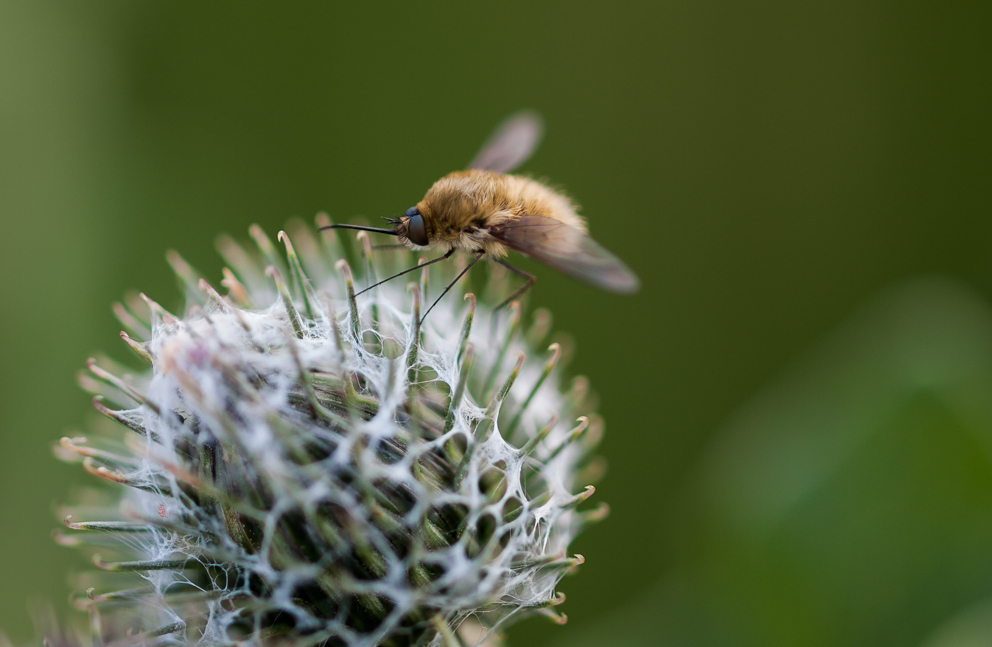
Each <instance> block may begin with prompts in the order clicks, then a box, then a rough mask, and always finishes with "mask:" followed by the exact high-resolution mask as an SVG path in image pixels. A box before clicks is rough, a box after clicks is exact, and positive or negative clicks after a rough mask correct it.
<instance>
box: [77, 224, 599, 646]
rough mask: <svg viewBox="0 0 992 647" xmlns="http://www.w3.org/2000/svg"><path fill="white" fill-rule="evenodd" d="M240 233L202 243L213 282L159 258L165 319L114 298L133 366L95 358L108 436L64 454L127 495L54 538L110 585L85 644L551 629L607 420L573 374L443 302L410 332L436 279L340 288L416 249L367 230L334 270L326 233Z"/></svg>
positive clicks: (98, 591)
mask: <svg viewBox="0 0 992 647" xmlns="http://www.w3.org/2000/svg"><path fill="white" fill-rule="evenodd" d="M318 223H319V224H325V223H324V221H322V220H321V218H320V217H319V218H318ZM251 236H252V238H253V239H254V244H255V248H256V249H255V250H254V251H250V250H248V249H245V248H244V247H242V246H241V245H239V244H238V243H236V242H234V241H233V240H232V239H230V238H221V239H220V241H219V249H220V252H221V254H222V256H223V257H224V259H225V261H226V262H227V264H228V267H227V268H226V269H225V270H224V278H223V280H222V281H221V282H220V285H221V290H218V289H216V288H214V287H213V286H212V285H210V284H209V283H207V282H206V281H205V280H204V279H203V278H201V277H200V276H199V275H198V274H197V273H196V271H195V270H194V269H193V268H192V267H191V266H190V265H188V264H187V263H186V262H185V261H183V259H182V258H180V257H179V256H178V255H177V254H174V253H170V254H169V255H168V260H169V262H170V264H171V265H172V267H173V269H174V270H175V272H176V274H177V276H178V277H179V280H180V283H181V285H182V287H183V290H184V292H185V294H186V299H187V304H186V307H185V311H184V313H183V314H182V315H181V316H180V315H173V314H170V313H169V312H167V311H166V310H165V309H164V308H163V307H162V306H160V305H158V304H157V303H155V302H154V301H152V300H151V299H149V298H147V297H144V295H142V297H141V300H140V301H137V300H135V302H134V303H129V304H128V305H118V306H117V307H116V311H117V313H118V316H119V318H120V320H121V322H122V323H123V325H124V327H125V328H126V330H125V332H122V333H121V337H122V338H123V340H124V342H125V343H126V344H127V345H128V346H129V347H130V348H131V349H132V350H133V351H134V353H135V354H136V356H137V357H138V358H139V359H140V360H141V361H143V362H144V363H146V364H147V365H148V366H149V367H150V368H149V369H148V370H147V372H145V373H143V374H140V375H131V374H129V372H128V370H127V369H125V368H123V367H120V366H116V365H114V364H113V363H112V362H110V361H109V360H104V361H90V362H89V373H88V375H87V376H86V377H85V378H84V380H83V382H84V386H86V387H87V388H89V389H91V390H93V391H95V392H96V394H97V396H96V397H95V399H94V406H95V407H96V409H97V410H98V411H99V412H100V413H102V414H104V415H105V416H107V417H108V418H110V419H111V420H113V421H115V422H117V423H119V425H120V426H121V427H123V428H124V430H125V431H124V432H123V436H122V435H121V433H120V432H116V439H115V438H114V437H106V438H93V439H92V440H87V439H82V438H73V439H70V438H65V439H63V440H62V443H61V453H62V455H64V456H72V457H76V458H78V459H81V460H82V463H83V466H84V467H85V469H86V470H87V471H88V472H89V473H91V474H93V475H94V476H96V477H99V478H100V479H103V480H105V481H109V482H111V483H113V484H115V485H117V486H123V487H120V488H119V493H120V496H119V498H117V499H115V500H114V501H113V502H112V505H108V506H104V507H103V508H98V507H97V508H94V507H93V506H90V507H85V508H82V507H81V508H80V509H78V510H76V511H74V512H73V513H72V515H71V516H69V517H67V519H66V525H67V526H68V527H69V529H70V530H71V532H66V533H64V534H62V535H60V540H61V541H63V542H64V543H68V544H73V545H75V544H84V543H88V544H94V545H97V546H98V549H97V550H95V551H94V553H95V554H94V556H93V562H94V564H95V565H96V566H97V568H98V569H99V570H100V571H104V572H105V575H104V577H103V578H102V579H94V580H93V583H94V587H93V588H92V589H90V590H89V591H88V592H87V594H86V595H85V596H80V600H79V606H81V607H83V608H85V609H86V610H87V611H88V612H89V613H90V619H91V622H90V624H91V628H92V632H93V633H94V634H96V636H95V637H96V638H98V639H100V640H101V641H103V643H104V644H108V643H114V642H126V641H128V640H129V639H133V640H139V639H140V640H141V641H142V642H143V643H145V644H151V643H170V644H171V643H177V642H184V643H190V644H192V643H202V644H233V643H251V644H279V645H283V644H285V645H299V646H301V647H302V646H304V645H306V646H310V645H333V646H349V647H350V646H358V645H388V646H395V647H401V646H414V645H423V646H426V645H434V646H440V645H461V644H476V643H477V642H481V641H483V640H487V639H491V637H492V635H493V634H494V632H495V631H496V630H497V629H499V628H502V627H504V626H505V625H506V623H507V622H508V621H509V620H511V619H517V618H521V617H524V616H526V615H528V614H534V613H539V614H544V615H546V616H549V617H550V618H552V619H554V620H557V621H559V622H562V621H564V616H563V615H560V614H559V613H557V612H556V611H555V609H554V607H555V606H556V605H558V604H559V603H560V602H561V601H562V600H563V596H562V595H561V594H560V593H557V592H556V586H557V585H558V583H559V580H560V579H561V577H562V576H563V575H564V574H565V573H567V572H569V571H570V570H572V569H574V568H575V567H576V566H577V565H578V564H581V563H582V561H583V559H582V557H581V556H578V555H570V554H569V553H568V547H569V544H570V543H571V541H572V539H573V538H574V537H575V536H576V534H577V533H578V532H579V531H580V530H582V528H583V527H584V526H586V525H587V524H589V523H590V522H592V521H595V520H597V519H599V518H601V517H602V516H603V515H604V514H605V507H600V508H598V509H590V510H581V509H580V508H582V507H583V506H582V503H583V502H584V501H585V500H586V499H587V498H588V497H589V496H590V495H592V493H593V488H592V487H591V486H590V485H589V484H588V482H587V481H585V480H583V478H584V476H583V475H584V470H585V474H586V476H589V475H593V473H594V472H596V471H597V470H596V469H595V467H596V463H595V462H590V460H589V459H590V451H591V449H592V448H593V447H594V445H595V443H596V442H597V440H598V437H599V435H600V431H601V424H600V423H599V421H598V419H597V418H596V417H595V416H593V415H592V414H590V413H589V411H587V409H586V402H585V401H586V390H585V383H584V380H576V381H575V386H574V387H573V388H563V387H562V384H561V379H560V377H559V371H560V364H561V359H562V356H561V347H560V346H559V345H558V344H550V347H549V346H548V342H547V341H546V340H545V336H546V334H547V332H548V329H549V326H550V322H549V318H548V315H547V313H544V312H539V313H538V314H537V316H535V317H534V324H533V325H531V326H525V325H524V323H523V319H522V317H521V309H520V306H519V304H517V303H513V304H511V305H510V306H509V307H508V308H506V309H503V310H500V311H496V312H493V311H492V310H491V309H490V308H489V307H487V306H486V305H485V303H484V301H488V297H487V299H483V300H480V301H479V302H477V300H476V297H475V296H474V295H473V294H465V293H459V292H458V291H459V290H460V287H459V286H457V285H456V287H455V288H454V289H452V290H451V292H449V293H448V294H447V295H446V296H445V297H444V298H443V299H441V301H440V302H439V303H438V304H437V306H436V307H435V308H434V309H433V310H432V311H431V312H430V315H429V317H427V319H426V320H425V321H423V322H422V321H421V314H420V313H421V312H425V311H426V309H427V306H428V305H429V304H430V303H431V300H429V297H433V298H436V296H437V295H439V294H440V292H441V288H442V287H443V286H445V285H447V283H448V281H450V280H451V279H452V278H454V276H455V275H456V273H457V272H458V271H459V269H460V268H459V267H457V265H456V264H455V263H454V262H452V263H439V264H435V265H432V266H431V267H430V268H424V270H423V271H422V272H420V273H419V276H418V278H419V281H416V282H411V283H408V284H406V285H404V284H403V283H402V279H399V280H394V281H390V282H387V283H384V284H382V285H380V286H378V287H375V288H373V289H372V290H370V291H368V292H365V293H363V294H361V295H360V296H357V297H356V291H359V290H360V289H361V287H363V286H366V285H371V284H373V283H375V282H376V280H377V277H381V276H387V275H388V274H386V273H384V272H382V271H380V267H379V265H380V264H381V265H382V266H383V268H384V269H388V270H390V273H392V271H393V270H395V269H396V268H399V269H402V268H403V266H404V264H405V263H408V262H410V259H411V257H410V255H409V254H408V253H407V252H405V251H397V250H386V251H373V249H372V247H371V245H370V243H369V240H368V238H367V234H364V233H363V234H360V235H359V237H358V243H359V244H358V246H357V247H358V252H359V253H358V254H357V255H354V256H353V258H355V259H357V262H355V263H354V265H355V267H352V266H351V265H349V263H348V262H347V261H345V260H344V259H345V258H346V254H345V252H346V251H349V252H350V251H352V250H351V246H350V244H349V243H351V242H352V241H350V240H349V239H346V238H344V237H342V238H341V239H339V238H338V237H337V236H336V235H335V233H327V234H326V235H325V234H316V233H315V232H314V231H313V230H311V229H310V228H308V227H306V226H304V225H302V224H297V225H296V226H295V227H294V228H293V241H292V242H291V241H290V237H289V236H288V235H286V234H285V233H284V232H280V233H279V235H278V237H277V241H276V242H273V241H272V240H271V239H270V238H268V236H266V234H265V233H264V232H262V230H261V229H260V228H258V227H253V228H252V229H251ZM280 247H282V248H283V249H282V250H280V249H279V248H280ZM345 247H348V250H346V249H345ZM446 266H447V267H446ZM417 274H418V273H413V274H409V275H407V276H417ZM503 280H505V279H504V278H501V277H495V278H492V279H490V280H489V283H488V285H487V286H486V289H485V292H486V294H489V293H492V298H493V299H499V298H501V297H500V294H506V291H505V289H504V288H505V287H506V286H505V285H503V284H501V281H503ZM222 292H226V294H222ZM495 302H498V301H495ZM587 468H592V469H587ZM583 488H584V489H583ZM114 587H117V588H116V589H115V588H114Z"/></svg>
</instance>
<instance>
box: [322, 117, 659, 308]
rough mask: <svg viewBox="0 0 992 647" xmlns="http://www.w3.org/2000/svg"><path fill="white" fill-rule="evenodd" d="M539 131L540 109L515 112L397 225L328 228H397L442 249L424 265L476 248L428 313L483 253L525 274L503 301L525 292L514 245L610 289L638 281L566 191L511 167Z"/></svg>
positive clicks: (404, 241)
mask: <svg viewBox="0 0 992 647" xmlns="http://www.w3.org/2000/svg"><path fill="white" fill-rule="evenodd" d="M541 133H542V128H541V121H540V118H538V117H537V115H535V114H534V113H532V112H520V113H517V114H514V115H512V116H510V118H508V119H507V120H506V121H505V122H503V124H501V125H500V126H499V127H498V128H497V129H496V131H495V132H494V133H493V135H492V136H491V137H490V139H489V141H487V142H486V144H485V145H484V146H483V147H482V150H481V151H480V152H479V154H478V155H477V156H476V157H475V159H474V160H473V161H472V163H471V164H470V165H469V168H468V169H467V170H464V171H455V172H454V173H449V174H448V175H445V176H444V177H443V178H441V179H440V180H438V181H437V182H435V183H434V186H432V187H431V188H430V190H429V191H427V194H426V195H425V196H424V198H423V199H422V200H421V201H420V202H418V203H417V204H416V206H413V207H410V208H409V209H407V211H406V213H404V214H403V216H401V217H400V218H386V220H387V221H389V223H390V224H391V225H392V228H391V229H386V228H379V227H364V226H361V225H346V224H340V225H328V226H327V227H322V229H337V228H340V229H361V230H365V231H374V232H378V233H383V234H389V235H392V236H396V237H397V238H398V239H399V243H400V245H405V246H407V247H409V248H411V249H413V250H415V251H420V250H438V251H442V252H444V255H443V256H440V257H438V258H435V259H433V260H431V261H428V262H427V263H424V265H429V264H431V263H437V262H439V261H443V260H445V259H447V258H450V257H451V256H452V255H453V254H454V253H455V252H456V251H459V250H460V251H463V252H467V253H469V254H472V255H473V256H474V258H473V259H472V260H471V261H470V262H469V263H468V264H467V265H466V267H465V269H464V270H462V272H461V273H460V274H459V275H458V276H457V277H455V279H454V281H452V282H451V283H450V284H449V285H448V287H446V288H445V289H444V292H442V293H441V295H440V296H439V297H438V298H437V299H436V300H435V301H434V303H433V304H431V307H430V308H428V309H427V313H429V312H430V311H431V309H432V308H433V307H434V305H435V304H437V302H438V301H440V300H441V298H442V297H444V295H445V294H447V292H448V290H450V289H451V287H452V286H453V285H454V284H455V283H457V282H458V280H459V279H460V278H461V277H462V276H464V275H465V274H466V273H467V272H468V270H469V269H471V267H472V266H473V265H474V264H475V263H476V262H478V261H479V259H481V258H482V257H483V256H488V257H489V258H490V259H491V260H493V261H495V262H496V263H499V264H500V265H502V266H504V267H506V268H507V269H508V270H510V271H511V272H514V273H515V274H518V275H520V276H522V277H524V279H525V282H524V284H523V285H522V286H520V287H519V288H518V289H517V290H516V291H514V292H513V294H511V295H510V296H509V297H507V298H506V299H505V300H504V301H503V303H501V304H500V306H499V307H502V306H503V305H506V304H507V303H509V302H510V301H512V300H513V299H515V298H516V297H518V296H520V295H521V294H522V293H523V292H525V291H526V290H527V289H528V288H530V287H531V286H532V285H533V284H534V283H535V282H536V281H537V277H535V276H534V275H533V274H530V273H528V272H525V271H523V270H521V269H519V268H516V267H514V266H512V265H510V264H509V263H507V262H506V260H504V259H505V258H506V256H507V254H508V253H509V250H513V251H516V252H519V253H521V254H523V255H524V256H528V257H530V258H533V259H535V260H537V261H540V262H541V263H544V264H545V265H547V266H549V267H553V268H554V269H556V270H558V271H559V272H561V273H563V274H566V275H567V276H570V277H572V278H574V279H578V280H580V281H582V282H584V283H588V284H590V285H593V286H595V287H598V288H602V289H604V290H609V291H611V292H620V293H630V292H634V291H636V290H637V289H638V287H639V285H640V283H639V281H638V279H637V276H636V275H635V274H634V273H633V272H632V271H631V270H630V269H629V268H628V267H627V266H626V265H625V264H624V263H623V261H621V260H620V259H618V258H617V257H616V256H614V255H613V254H611V253H610V252H609V251H607V250H606V249H605V248H604V247H603V246H602V245H600V244H599V243H597V242H596V241H595V240H593V238H592V237H591V236H590V235H589V234H588V232H587V229H586V223H585V220H584V219H583V218H582V217H581V216H579V215H578V214H577V213H576V207H575V205H574V204H573V203H572V201H571V200H570V199H569V198H568V197H567V196H565V195H564V194H562V193H561V192H559V191H556V190H554V189H552V188H550V187H548V186H546V185H545V184H542V183H541V182H539V181H537V180H533V179H530V178H526V177H522V176H518V175H507V173H508V172H509V171H511V170H513V169H514V168H516V167H517V166H518V165H520V164H521V163H522V162H523V161H524V160H526V159H527V158H528V157H530V155H531V153H532V152H533V151H534V148H535V147H536V146H537V144H538V142H539V141H540V139H541ZM420 267H423V265H419V266H417V267H412V268H410V269H408V270H404V271H403V272H400V273H398V274H394V275H393V276H390V277H389V278H387V279H384V280H383V281H379V283H376V284H375V285H371V286H369V287H368V288H366V289H365V290H363V291H362V292H365V291H368V290H370V289H372V288H374V287H375V286H376V285H379V284H381V283H385V282H386V281H389V280H391V279H394V278H396V277H398V276H402V275H403V274H406V273H407V272H412V271H414V270H416V269H419V268H420ZM359 294H360V293H359ZM427 313H424V318H426V317H427Z"/></svg>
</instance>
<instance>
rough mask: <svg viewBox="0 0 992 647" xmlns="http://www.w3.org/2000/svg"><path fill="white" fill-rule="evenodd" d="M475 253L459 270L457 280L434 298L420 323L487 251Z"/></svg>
mask: <svg viewBox="0 0 992 647" xmlns="http://www.w3.org/2000/svg"><path fill="white" fill-rule="evenodd" d="M475 254H476V256H475V258H473V259H472V260H471V261H469V263H468V265H466V266H465V269H464V270H462V271H461V272H459V273H458V276H456V277H455V280H454V281H452V282H451V283H449V284H448V287H446V288H444V292H442V293H441V296H439V297H438V298H436V299H434V303H432V304H431V307H430V308H427V312H425V313H424V316H423V318H421V320H420V323H421V324H423V323H424V319H427V315H428V314H429V313H430V311H431V310H433V309H434V306H436V305H437V302H438V301H440V300H441V299H442V297H444V295H446V294H447V293H448V290H450V289H451V288H452V287H454V285H455V283H458V279H460V278H462V277H463V276H465V275H466V274H467V273H468V271H469V270H470V269H472V266H473V265H475V264H476V263H477V262H478V261H479V259H480V258H482V255H483V254H485V252H476V253H475Z"/></svg>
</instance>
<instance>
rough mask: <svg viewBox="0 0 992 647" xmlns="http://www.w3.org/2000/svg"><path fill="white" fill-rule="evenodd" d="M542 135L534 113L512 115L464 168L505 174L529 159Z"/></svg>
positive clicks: (522, 112) (540, 125)
mask: <svg viewBox="0 0 992 647" xmlns="http://www.w3.org/2000/svg"><path fill="white" fill-rule="evenodd" d="M543 132H544V126H543V125H542V124H541V118H540V117H539V116H537V113H536V112H531V111H529V110H524V111H521V112H516V113H514V114H512V115H510V116H509V117H508V118H507V119H506V121H504V122H503V123H501V124H500V125H499V126H498V127H497V128H496V131H495V132H494V133H493V134H492V135H491V136H490V137H489V140H488V141H487V142H486V143H485V144H484V145H483V146H482V150H480V151H479V154H478V155H476V156H475V159H474V160H472V163H471V164H469V165H468V167H469V168H474V169H480V170H483V171H496V172H497V173H508V172H510V171H512V170H513V169H515V168H516V167H518V166H520V165H521V164H522V163H523V161H524V160H525V159H527V158H528V157H530V155H531V153H533V152H534V149H535V148H537V145H538V143H540V141H541V134H542V133H543Z"/></svg>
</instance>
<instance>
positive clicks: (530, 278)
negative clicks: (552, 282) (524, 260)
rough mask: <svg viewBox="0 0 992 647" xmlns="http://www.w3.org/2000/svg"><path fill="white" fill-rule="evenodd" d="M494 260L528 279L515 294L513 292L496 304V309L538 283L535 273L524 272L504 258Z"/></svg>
mask: <svg viewBox="0 0 992 647" xmlns="http://www.w3.org/2000/svg"><path fill="white" fill-rule="evenodd" d="M494 260H495V261H496V262H497V263H499V264H500V265H502V266H503V267H505V268H506V269H508V270H510V271H511V272H513V273H514V274H519V275H520V276H522V277H524V278H525V279H527V282H526V283H524V284H523V285H521V286H520V287H519V288H517V289H516V291H515V292H514V293H513V294H511V295H510V296H508V297H506V298H505V299H503V303H501V304H499V305H498V306H496V309H497V310H499V309H500V308H502V307H503V306H505V305H506V304H508V303H509V302H510V301H513V300H514V299H516V298H517V297H519V296H520V295H521V294H523V293H524V292H526V291H527V290H529V289H530V286H532V285H534V284H535V283H537V277H536V276H534V275H533V274H531V273H529V272H524V271H523V270H522V269H520V268H518V267H513V266H512V265H510V264H509V263H507V262H506V261H504V260H503V259H500V258H497V259H494Z"/></svg>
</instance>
